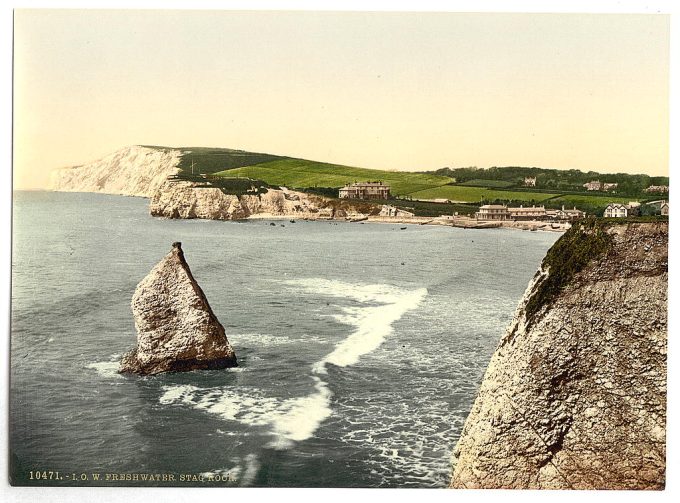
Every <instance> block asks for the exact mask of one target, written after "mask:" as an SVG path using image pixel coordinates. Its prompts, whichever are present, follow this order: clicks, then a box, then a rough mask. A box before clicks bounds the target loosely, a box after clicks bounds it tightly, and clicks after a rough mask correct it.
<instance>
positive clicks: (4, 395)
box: [0, 0, 680, 503]
mask: <svg viewBox="0 0 680 503" xmlns="http://www.w3.org/2000/svg"><path fill="white" fill-rule="evenodd" d="M13 8H112V9H120V8H135V9H233V10H326V11H384V10H394V11H431V12H437V11H452V12H561V13H568V12H571V13H609V12H614V13H649V14H652V13H669V14H671V83H672V84H671V90H672V91H671V130H670V131H671V133H670V135H671V141H670V150H671V151H670V170H669V172H670V173H671V176H672V177H673V178H675V175H677V174H678V169H679V168H678V167H677V159H678V157H677V148H674V141H673V140H675V139H678V135H677V125H678V121H677V108H678V107H677V92H673V88H674V85H675V86H676V87H677V86H678V82H680V81H679V80H678V73H677V68H678V49H679V48H678V41H677V36H678V33H679V31H678V28H680V26H679V23H678V21H677V18H676V16H677V14H678V13H679V12H680V9H679V8H678V7H677V6H676V2H673V1H669V0H654V1H640V0H619V1H617V0H591V1H582V0H579V1H566V0H551V1H550V2H546V1H542V2H541V1H535V0H534V1H532V0H525V1H499V0H477V1H471V0H449V1H446V0H420V1H416V0H394V1H391V2H384V1H379V0H344V1H341V0H329V1H324V2H319V1H313V0H281V1H275V0H251V1H246V0H221V1H206V0H197V1H194V2H188V1H186V0H165V1H161V0H137V1H129V0H124V1H110V0H102V1H96V2H93V1H85V0H71V1H57V2H50V1H45V0H42V1H28V0H26V1H14V2H11V3H9V4H6V3H3V4H2V8H1V9H0V38H1V39H2V50H1V52H0V58H1V64H2V70H3V71H2V72H0V79H1V82H2V91H3V92H2V100H3V105H4V106H3V107H2V110H3V111H5V113H3V114H2V117H1V118H0V127H1V128H2V135H1V136H0V145H2V154H3V155H2V159H3V161H4V162H5V163H8V164H9V163H11V145H12V144H11V134H12V122H11V115H10V114H9V113H7V111H9V110H11V107H12V95H11V89H12V77H11V75H12V73H11V68H12V9H13ZM0 173H1V174H0V177H2V178H0V201H1V203H0V208H1V211H2V220H0V222H1V223H2V226H3V227H2V231H3V237H4V239H2V240H0V262H1V263H2V264H3V265H4V269H2V271H3V273H2V283H1V285H0V327H2V330H1V331H0V334H1V335H2V337H1V342H0V348H1V349H0V356H1V358H0V362H1V363H0V376H2V379H3V380H2V381H0V393H1V398H0V404H2V406H0V410H2V417H1V418H0V430H2V431H1V434H0V501H10V502H19V501H22V502H23V501H31V502H37V501H41V502H42V501H50V502H66V501H74V500H84V501H89V500H95V499H96V500H97V501H112V502H114V501H115V502H125V503H131V502H134V501H148V500H159V501H163V502H170V503H172V502H180V501H182V502H183V501H187V500H189V501H190V500H191V499H193V498H196V499H198V498H200V499H208V498H209V499H211V500H212V499H218V498H219V499H222V498H224V499H225V500H229V499H233V500H239V499H248V500H253V499H255V500H258V499H259V498H267V499H271V498H276V499H281V498H291V499H293V498H294V499H296V500H300V499H301V500H309V501H319V500H321V499H323V500H329V501H346V500H348V499H352V500H356V499H359V500H368V499H369V498H370V499H376V498H378V499H389V500H394V501H397V502H399V501H411V500H412V499H413V498H414V497H415V498H428V499H431V500H433V501H446V502H449V501H451V500H456V499H461V498H462V499H464V500H466V501H482V500H486V499H487V498H489V497H491V498H503V499H509V500H521V501H522V502H524V501H529V502H531V501H539V500H540V501H541V503H543V502H544V501H545V500H546V499H551V500H552V499H557V500H567V499H568V500H572V499H574V498H578V499H586V500H594V499H595V498H597V499H598V500H600V499H602V498H604V499H614V498H615V499H616V501H617V502H618V501H631V500H633V499H635V500H637V499H640V498H644V499H648V498H649V499H653V500H664V501H665V500H668V499H670V498H672V499H673V500H677V499H678V494H679V491H678V487H679V486H680V483H678V481H677V478H676V476H677V475H679V473H678V455H677V446H678V441H677V440H678V434H677V428H676V427H675V424H674V423H678V420H677V417H678V414H677V411H678V407H677V403H676V399H675V396H674V392H675V390H677V381H678V379H677V375H678V372H677V371H676V370H677V369H678V365H677V361H678V358H676V350H677V348H676V347H675V346H676V345H675V343H674V340H673V338H672V334H673V332H675V333H678V330H676V328H677V327H680V323H679V322H678V316H677V315H676V313H675V311H676V309H675V308H676V307H678V302H676V299H678V298H679V295H678V285H677V281H675V277H674V276H672V281H671V282H670V285H669V287H670V290H669V292H670V299H671V302H670V304H669V317H670V318H669V334H671V337H669V359H668V363H669V374H668V375H669V395H668V399H669V401H668V404H669V406H668V445H667V448H668V453H669V454H668V463H667V467H668V471H667V489H666V491H663V492H644V493H641V492H621V491H616V492H614V491H608V492H594V491H581V492H578V493H575V492H572V491H559V492H554V491H549V492H548V491H455V492H453V491H447V490H425V489H422V490H407V489H397V490H389V489H383V490H353V489H290V490H283V489H248V488H230V489H224V490H222V489H207V488H197V489H177V488H149V489H132V488H93V489H86V488H12V487H10V486H9V485H8V484H7V458H8V457H7V404H8V386H7V385H6V379H7V376H8V372H9V367H8V351H7V349H8V327H9V307H8V306H9V292H10V290H9V288H10V286H9V278H10V274H9V271H8V270H7V269H8V268H9V267H10V264H11V258H10V257H11V254H10V247H9V239H8V237H9V236H10V222H11V219H10V218H11V217H10V211H11V186H12V184H11V171H10V169H9V166H5V167H4V168H3V169H1V170H0ZM672 200H673V204H672V206H673V207H674V208H675V207H676V206H675V205H676V202H677V200H678V198H676V197H672ZM676 221H680V217H673V218H671V240H670V241H671V243H670V249H669V252H670V254H669V256H678V255H677V254H676V253H675V252H676V251H677V250H678V245H677V239H676V238H675V236H676V235H677V232H678V231H677V227H678V226H677V225H675V222H676ZM670 270H671V274H673V275H674V274H675V267H674V266H672V265H671V266H670ZM224 491H228V492H224Z"/></svg>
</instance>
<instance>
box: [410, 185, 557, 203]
mask: <svg viewBox="0 0 680 503" xmlns="http://www.w3.org/2000/svg"><path fill="white" fill-rule="evenodd" d="M409 195H410V196H411V197H413V198H414V199H415V198H418V199H439V198H442V199H450V200H451V201H460V202H470V203H478V202H479V201H480V200H481V199H484V200H487V201H488V200H495V199H507V200H516V201H527V202H531V201H535V202H536V203H539V202H541V201H545V200H546V199H550V198H552V197H555V196H556V194H548V193H543V192H524V191H510V190H493V189H486V188H484V187H465V186H462V185H445V186H443V187H435V188H432V189H426V190H422V191H419V192H414V193H412V194H409Z"/></svg>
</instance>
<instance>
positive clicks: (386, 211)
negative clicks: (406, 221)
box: [380, 204, 414, 218]
mask: <svg viewBox="0 0 680 503" xmlns="http://www.w3.org/2000/svg"><path fill="white" fill-rule="evenodd" d="M413 215H414V214H413V213H411V212H410V211H406V210H402V209H401V208H397V207H396V206H392V205H389V204H383V205H382V208H380V216H381V217H399V218H411V217H412V216H413Z"/></svg>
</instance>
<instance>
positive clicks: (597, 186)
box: [583, 180, 602, 190]
mask: <svg viewBox="0 0 680 503" xmlns="http://www.w3.org/2000/svg"><path fill="white" fill-rule="evenodd" d="M583 186H584V187H585V189H586V190H601V189H602V183H601V182H600V181H599V180H594V181H592V182H588V183H584V184H583Z"/></svg>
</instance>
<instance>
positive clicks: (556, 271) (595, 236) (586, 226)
mask: <svg viewBox="0 0 680 503" xmlns="http://www.w3.org/2000/svg"><path fill="white" fill-rule="evenodd" d="M625 221H627V220H626V219H614V218H612V219H606V220H605V219H598V218H592V217H590V218H586V219H584V220H580V221H578V222H576V223H575V224H574V225H573V226H572V228H571V229H569V230H568V231H567V232H566V233H564V235H563V236H562V237H561V238H560V239H558V240H557V241H556V242H555V244H554V245H553V246H552V248H550V250H548V253H547V254H546V256H545V258H544V259H543V262H542V263H541V266H542V267H543V269H548V271H549V272H548V277H547V278H545V279H544V280H543V281H542V282H541V283H540V284H539V285H538V288H537V289H536V291H535V292H534V294H533V295H532V296H531V298H530V299H529V302H528V303H527V306H526V319H527V320H529V322H528V325H531V323H532V322H533V318H534V316H536V314H537V313H538V312H539V311H540V310H541V308H542V307H543V306H545V305H547V304H549V303H550V302H551V301H552V300H554V299H555V297H556V296H557V295H558V294H559V293H560V292H561V291H562V290H563V289H564V287H565V286H566V285H568V284H569V282H570V281H571V280H572V278H573V277H574V276H575V275H576V273H578V272H579V271H581V270H583V268H585V267H586V266H587V265H588V264H589V263H590V262H591V261H592V260H594V259H595V258H597V257H599V256H601V255H602V254H604V253H606V252H607V250H609V248H610V246H611V242H612V238H611V236H610V235H609V234H608V233H607V228H608V227H609V226H610V225H612V224H617V223H622V222H625Z"/></svg>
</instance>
